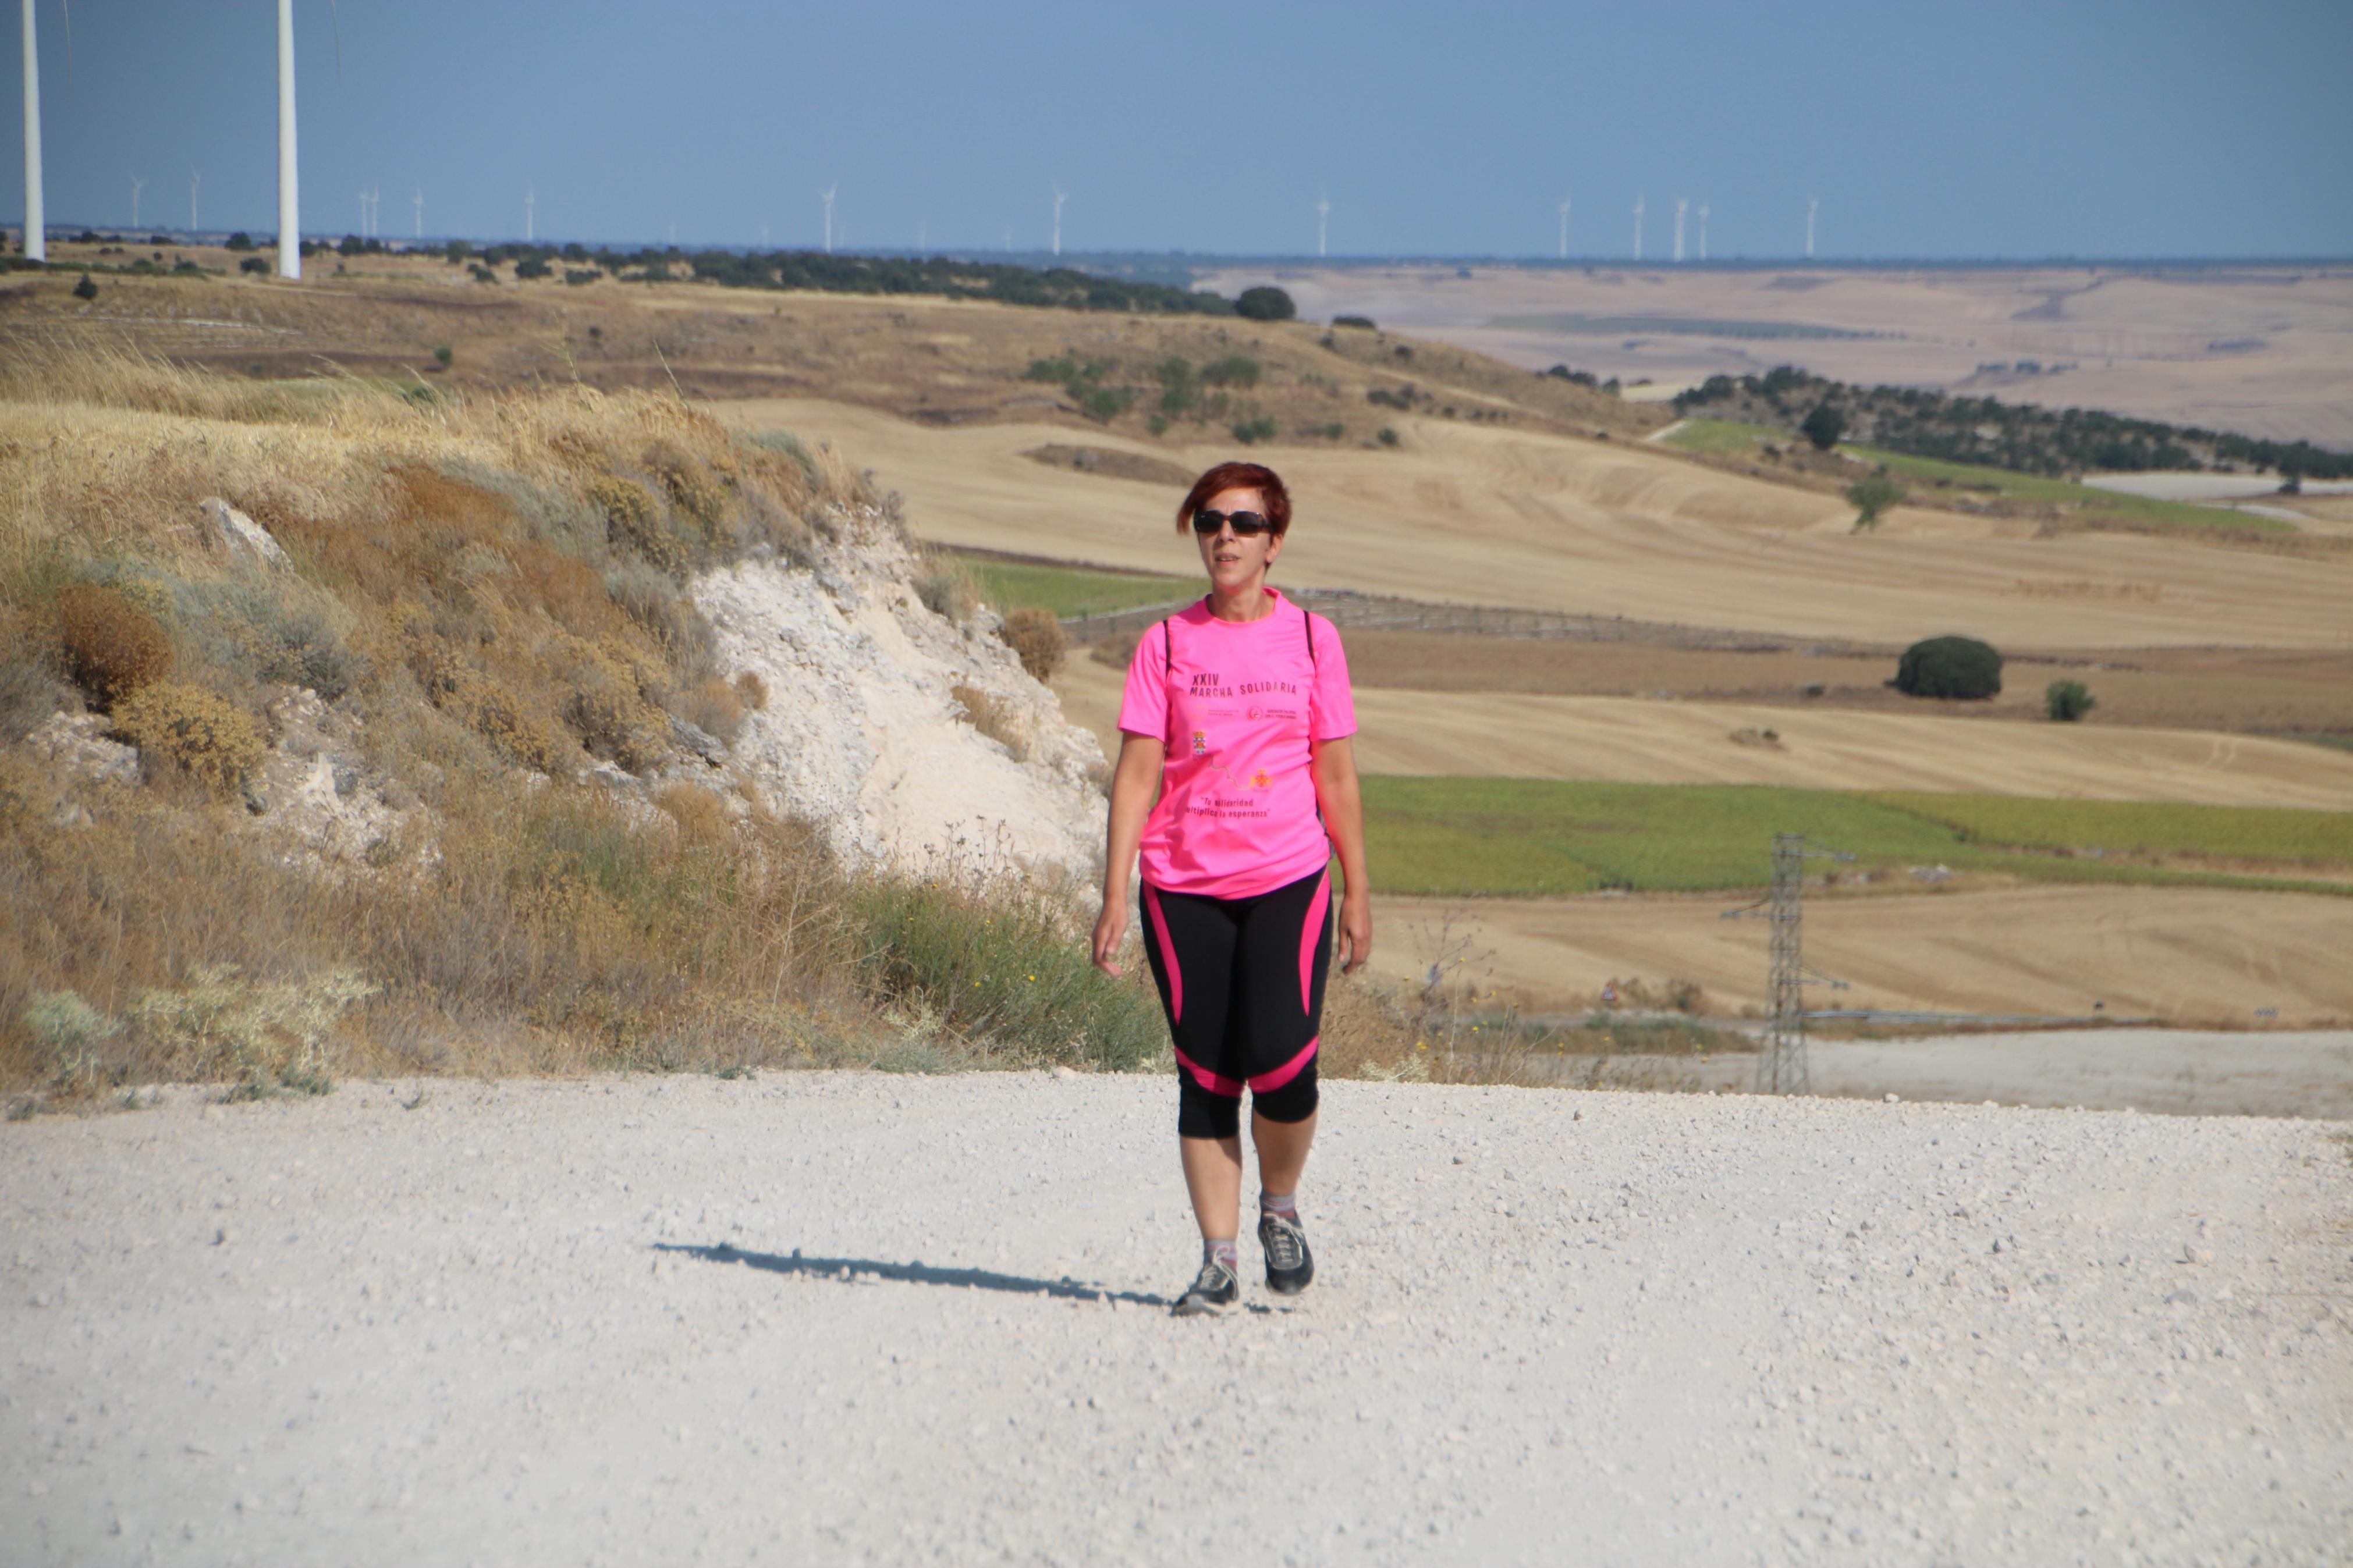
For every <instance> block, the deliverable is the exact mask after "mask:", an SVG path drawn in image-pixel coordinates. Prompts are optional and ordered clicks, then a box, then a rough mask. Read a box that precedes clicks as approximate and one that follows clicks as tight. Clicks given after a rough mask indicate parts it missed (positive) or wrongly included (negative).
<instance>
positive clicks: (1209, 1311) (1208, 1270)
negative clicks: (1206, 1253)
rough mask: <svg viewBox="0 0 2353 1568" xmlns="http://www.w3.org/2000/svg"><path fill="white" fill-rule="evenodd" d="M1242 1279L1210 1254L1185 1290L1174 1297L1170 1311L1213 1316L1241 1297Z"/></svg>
mask: <svg viewBox="0 0 2353 1568" xmlns="http://www.w3.org/2000/svg"><path fill="white" fill-rule="evenodd" d="M1241 1297H1242V1282H1241V1281H1240V1280H1239V1279H1235V1278H1234V1271H1233V1270H1232V1269H1230V1268H1227V1267H1226V1266H1225V1265H1224V1264H1222V1263H1220V1262H1219V1261H1218V1260H1217V1259H1216V1258H1209V1259H1207V1260H1206V1261H1204V1262H1203V1263H1202V1265H1201V1272H1200V1274H1199V1276H1198V1278H1196V1279H1194V1281H1193V1283H1192V1284H1190V1285H1188V1286H1187V1287H1186V1288H1185V1293H1184V1294H1183V1295H1182V1296H1179V1297H1178V1298H1176V1307H1175V1309H1174V1310H1173V1311H1172V1313H1171V1315H1172V1316H1174V1317H1179V1318H1199V1317H1216V1316H1217V1315H1219V1313H1221V1312H1223V1311H1224V1310H1226V1309H1227V1308H1229V1307H1230V1306H1232V1305H1233V1304H1234V1303H1235V1302H1236V1301H1239V1300H1241Z"/></svg>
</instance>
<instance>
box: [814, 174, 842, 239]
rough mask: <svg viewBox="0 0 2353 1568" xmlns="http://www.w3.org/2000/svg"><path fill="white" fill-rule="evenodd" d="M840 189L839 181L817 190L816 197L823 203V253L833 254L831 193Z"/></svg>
mask: <svg viewBox="0 0 2353 1568" xmlns="http://www.w3.org/2000/svg"><path fill="white" fill-rule="evenodd" d="M839 189H841V185H840V183H839V181H837V182H835V183H834V184H830V185H828V186H826V188H825V189H823V190H821V191H819V192H818V194H817V195H818V200H819V201H821V202H823V203H824V204H825V253H826V254H827V255H828V256H831V255H832V254H833V193H834V192H836V191H838V190H839Z"/></svg>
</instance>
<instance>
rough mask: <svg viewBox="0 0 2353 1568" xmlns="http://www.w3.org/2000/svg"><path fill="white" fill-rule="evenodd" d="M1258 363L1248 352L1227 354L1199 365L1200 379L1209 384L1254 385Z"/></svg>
mask: <svg viewBox="0 0 2353 1568" xmlns="http://www.w3.org/2000/svg"><path fill="white" fill-rule="evenodd" d="M1258 378H1259V363H1258V361H1256V360H1254V359H1252V358H1250V355H1248V354H1228V355H1227V356H1226V357H1225V358H1223V359H1219V360H1211V361H1210V362H1209V363H1207V364H1205V365H1203V366H1202V367H1201V379H1202V380H1203V381H1205V382H1208V384H1210V385H1211V386H1256V385H1257V384H1258Z"/></svg>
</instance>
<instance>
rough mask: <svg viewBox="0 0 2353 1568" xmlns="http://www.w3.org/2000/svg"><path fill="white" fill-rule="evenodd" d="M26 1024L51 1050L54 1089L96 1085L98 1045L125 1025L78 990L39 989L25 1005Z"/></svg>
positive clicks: (45, 1048)
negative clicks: (87, 1000) (94, 1005)
mask: <svg viewBox="0 0 2353 1568" xmlns="http://www.w3.org/2000/svg"><path fill="white" fill-rule="evenodd" d="M25 1027H26V1028H27V1029H29V1030H31V1031H32V1034H33V1037H34V1038H35V1039H37V1040H38V1041H39V1042H40V1043H41V1046H42V1048H43V1049H44V1050H46V1051H47V1053H48V1058H49V1060H48V1068H49V1082H50V1085H51V1086H52V1087H53V1088H58V1089H74V1088H82V1087H94V1086H95V1085H96V1084H97V1082H98V1079H99V1077H100V1063H99V1057H98V1048H99V1047H100V1046H101V1045H103V1044H105V1042H107V1041H108V1040H111V1039H112V1038H113V1037H115V1036H117V1035H119V1034H121V1032H122V1026H121V1023H120V1022H118V1021H117V1020H115V1019H112V1018H110V1017H108V1016H106V1015H105V1014H103V1013H101V1012H100V1011H99V1010H98V1009H97V1008H95V1007H93V1006H91V1005H90V1004H89V1003H88V1002H86V1001H84V1000H83V999H82V996H81V994H80V993H79V992H78V991H70V990H68V991H36V992H34V993H33V996H32V1000H31V1002H30V1003H29V1004H27V1005H26V1008H25Z"/></svg>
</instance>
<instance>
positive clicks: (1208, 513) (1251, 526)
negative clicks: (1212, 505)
mask: <svg viewBox="0 0 2353 1568" xmlns="http://www.w3.org/2000/svg"><path fill="white" fill-rule="evenodd" d="M1228 523H1231V524H1232V525H1233V530H1234V533H1235V536H1236V537H1238V538H1241V539H1255V538H1257V537H1258V536H1259V535H1260V534H1261V533H1264V532H1265V531H1267V530H1269V529H1271V528H1272V527H1273V526H1274V524H1273V523H1271V522H1269V521H1267V520H1266V519H1265V518H1264V517H1262V516H1261V515H1260V514H1259V513H1257V512H1254V511H1212V510H1209V509H1208V507H1203V508H1202V509H1201V510H1198V511H1197V512H1195V513H1194V514H1193V531H1194V532H1196V533H1198V534H1199V535H1200V536H1201V537H1202V538H1204V539H1207V538H1208V537H1209V536H1210V535H1211V534H1213V533H1215V532H1217V531H1218V530H1219V529H1221V528H1223V527H1225V526H1226V525H1227V524H1228Z"/></svg>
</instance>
